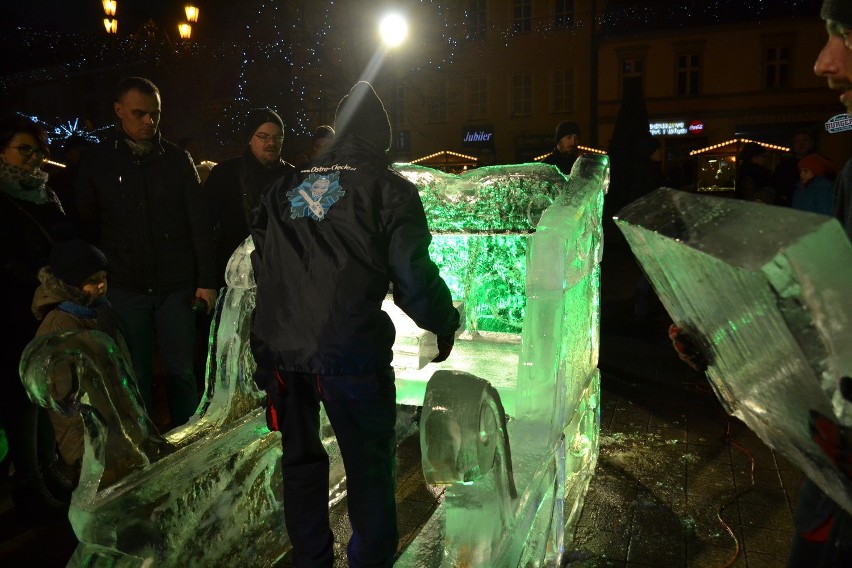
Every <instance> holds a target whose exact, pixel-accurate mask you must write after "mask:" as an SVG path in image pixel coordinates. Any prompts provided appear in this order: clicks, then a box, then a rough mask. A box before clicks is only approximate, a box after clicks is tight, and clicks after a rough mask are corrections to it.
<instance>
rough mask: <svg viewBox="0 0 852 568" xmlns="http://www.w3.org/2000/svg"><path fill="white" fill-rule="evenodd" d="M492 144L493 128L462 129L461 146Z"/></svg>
mask: <svg viewBox="0 0 852 568" xmlns="http://www.w3.org/2000/svg"><path fill="white" fill-rule="evenodd" d="M493 143H494V128H493V127H491V126H478V127H473V128H463V129H462V144H464V145H465V146H490V145H491V144H493Z"/></svg>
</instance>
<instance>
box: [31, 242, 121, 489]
mask: <svg viewBox="0 0 852 568" xmlns="http://www.w3.org/2000/svg"><path fill="white" fill-rule="evenodd" d="M48 262H49V264H48V265H47V266H45V267H42V268H41V269H40V270H39V273H38V279H39V281H40V282H41V284H40V285H39V287H38V288H37V289H36V291H35V294H34V296H33V303H32V311H33V314H34V315H35V317H36V319H38V320H40V321H41V325H39V328H38V330H37V331H36V337H39V336H42V335H46V334H48V333H52V332H55V331H62V330H77V329H91V330H98V331H102V332H104V333H106V334H107V335H109V336H111V337H112V338H113V340H114V341H115V342H116V344H118V346H119V349H120V350H121V351H122V353H124V354H125V356H127V357H128V359H129V355H127V347H126V345H125V344H124V339H123V338H122V337H121V335H120V333H119V331H118V329H117V327H116V319H115V317H114V315H113V312H112V309H111V306H110V304H109V301H108V300H107V299H106V292H107V259H106V256H104V253H103V252H101V250H100V249H98V248H96V247H94V246H92V245H90V244H89V243H87V242H85V241H83V240H81V239H77V238H73V239H69V240H65V241H58V242H56V243H55V244H54V246H53V249H52V250H51V254H50V258H49V260H48ZM71 391H72V380H71V377H54V382H53V384H52V385H51V395H52V396H53V397H54V399H57V400H63V399H64V398H66V397H68V396H69V395H71V394H72V393H71ZM49 415H50V421H51V423H52V425H53V429H54V432H55V435H56V443H57V448H58V450H59V455H60V460H59V463H58V469H59V471H60V473H62V474H63V475H64V476H65V477H66V478H67V480H68V482H69V483H68V487H67V491H68V493H67V495H62V496H60V495H57V498H65V500H67V499H69V498H70V492H71V490H72V489H73V487H74V486H76V484H77V481H78V479H79V476H80V465H81V460H82V457H83V420H82V417H81V416H80V415H79V414H76V415H73V416H65V415H62V414H59V413H57V412H54V411H50V412H49Z"/></svg>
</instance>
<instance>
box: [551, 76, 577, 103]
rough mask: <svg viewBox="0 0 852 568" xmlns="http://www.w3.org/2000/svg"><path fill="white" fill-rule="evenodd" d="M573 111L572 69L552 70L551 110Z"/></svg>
mask: <svg viewBox="0 0 852 568" xmlns="http://www.w3.org/2000/svg"><path fill="white" fill-rule="evenodd" d="M573 111H574V69H573V68H572V69H557V70H556V71H554V72H553V112H555V113H565V112H573Z"/></svg>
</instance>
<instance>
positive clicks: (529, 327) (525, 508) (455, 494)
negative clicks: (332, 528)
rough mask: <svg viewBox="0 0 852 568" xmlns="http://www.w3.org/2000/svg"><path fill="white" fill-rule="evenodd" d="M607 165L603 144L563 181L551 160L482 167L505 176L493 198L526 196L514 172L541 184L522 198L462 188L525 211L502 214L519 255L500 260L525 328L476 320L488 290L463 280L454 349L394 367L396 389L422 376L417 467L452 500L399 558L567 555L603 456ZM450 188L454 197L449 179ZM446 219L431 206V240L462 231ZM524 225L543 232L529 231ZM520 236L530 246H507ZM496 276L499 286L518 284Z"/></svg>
mask: <svg viewBox="0 0 852 568" xmlns="http://www.w3.org/2000/svg"><path fill="white" fill-rule="evenodd" d="M400 170H401V173H402V174H403V175H406V176H408V177H409V179H415V180H417V179H419V178H420V176H422V175H423V173H422V172H421V171H420V170H417V169H412V168H410V167H406V168H400ZM472 173H473V172H471V173H469V174H465V175H463V176H461V180H462V181H463V182H464V181H465V179H466V178H467V176H470V175H471V174H472ZM607 174H608V162H607V158H606V157H603V156H587V157H583V158H581V159H580V160H578V161H577V163H576V164H575V166H574V170H573V171H572V174H571V176H570V178H569V179H568V181H567V183H566V181H565V178H564V177H563V176H562V174H560V173H559V172H558V170H557V169H556V168H554V167H552V166H547V165H543V164H542V165H536V164H526V165H521V166H495V167H491V168H487V169H485V171H484V172H476V174H475V175H476V176H477V178H479V179H480V180H494V183H499V184H505V186H506V187H504V188H503V191H502V192H494V190H493V189H492V190H491V192H492V194H493V193H498V194H500V195H502V196H503V197H498V198H497V199H498V200H500V199H504V200H505V199H506V196H510V197H514V199H515V202H520V203H522V204H523V199H524V198H523V192H521V191H519V190H516V189H513V186H514V184H517V183H518V180H520V179H523V180H524V185H525V186H526V187H532V188H537V189H539V190H540V191H535V192H533V195H534V196H535V197H534V199H533V200H532V201H529V205H527V206H526V207H517V206H515V205H514V203H513V202H511V201H510V200H506V201H505V202H504V203H503V204H502V205H501V206H498V205H497V204H496V203H494V202H489V201H487V200H484V199H483V197H482V196H479V197H478V198H476V199H472V200H467V201H465V202H464V204H465V205H467V204H471V203H476V205H477V207H478V208H481V209H482V210H483V211H484V210H486V209H492V210H501V209H502V210H504V211H505V210H507V209H508V210H510V211H519V210H520V211H525V212H527V213H528V214H529V216H528V217H527V218H526V219H525V220H524V218H522V217H520V216H518V215H508V216H507V218H509V219H513V220H518V219H521V222H520V223H519V224H518V225H517V226H515V227H514V230H518V229H519V230H520V231H523V233H522V234H520V235H518V237H519V238H518V242H520V241H523V242H524V246H523V247H518V246H512V247H508V248H507V250H506V252H508V255H509V258H510V259H511V260H512V262H506V264H512V263H514V264H515V265H523V266H525V268H526V270H525V275H526V293H525V295H524V299H525V302H524V303H522V305H521V306H520V307H521V308H522V309H521V311H520V312H519V314H518V316H519V320H520V322H521V326H520V327H521V333H520V335H517V334H512V333H510V332H496V331H492V332H482V331H480V330H478V329H477V328H476V326H472V325H471V324H470V322H471V320H475V318H476V317H477V314H478V312H477V309H476V307H475V306H474V307H473V308H472V307H471V304H475V303H476V301H477V299H478V298H481V297H482V296H481V295H479V294H478V293H477V292H475V291H474V292H470V291H472V290H474V286H471V284H474V285H475V284H476V282H474V283H467V285H466V286H465V287H464V288H462V289H461V290H462V292H464V291H468V292H469V293H471V294H472V295H473V299H472V298H471V297H468V296H464V295H462V296H461V298H460V299H462V300H464V301H465V303H466V305H467V306H468V307H467V310H466V314H467V318H468V331H467V332H466V333H464V334H462V335H461V336H460V337H459V339H458V340H457V341H456V347H455V349H454V351H453V354H452V356H451V357H450V358H449V359H448V360H447V361H446V362H444V363H442V364H440V365H437V366H436V365H429V366H427V367H426V368H425V369H422V370H414V369H397V370H396V373H397V385H398V389H399V390H398V395H397V396H398V400H399V399H403V400H406V399H407V397H409V396H410V397H413V398H416V397H417V396H418V394H419V392H420V391H419V389H417V385H418V384H419V385H425V384H427V383H426V381H427V380H428V386H427V387H426V389H425V395H424V397H425V400H424V402H423V412H422V416H421V423H420V440H421V451H422V461H423V471H424V475H425V477H426V481H427V482H428V483H432V484H442V485H446V486H447V488H446V492H445V499H444V501H443V502H442V503H441V505H440V506H439V507H438V510H437V512H436V513H435V514H434V515H433V516H432V518H430V520H429V521H428V522H427V524H426V525H425V526H424V527H423V529H422V530H421V532H420V533H419V534H418V536H417V537H416V538H415V539H414V541H413V542H412V543H411V544H410V545H409V546H408V547H407V549H406V550H405V551H404V553H403V554H402V555H401V557H400V559H399V560H398V561H397V564H396V565H397V566H402V567H426V566H429V567H431V566H483V567H485V566H507V567H508V566H559V565H561V562H562V559H563V554H564V548H565V544H566V541H565V535H566V533H567V534H571V533H570V530H566V529H570V527H571V526H573V524H574V522H575V521H576V519H577V516H578V513H579V511H580V508H581V505H582V501H583V497H584V495H585V491H586V488H587V487H588V483H589V479H590V476H591V474H592V472H593V470H594V466H595V463H596V459H597V448H598V437H597V436H598V428H599V408H598V398H599V389H600V383H599V381H600V379H599V374H598V371H597V361H598V341H599V333H598V323H599V322H598V317H599V313H598V305H599V301H598V300H599V268H598V264H599V262H600V258H601V247H602V240H601V239H602V233H601V212H602V207H603V196H604V193H605V190H606V184H607V183H608V177H607ZM429 176H430V181H429V186H427V187H434V186H435V185H436V184H446V185H447V186H451V185H452V183H453V178H454V176H449V175H447V174H441V173H439V172H431V173H429ZM467 179H469V178H467ZM498 180H499V181H498ZM479 185H482V184H481V183H480V184H479ZM548 186H549V187H548ZM463 187H465V186H463ZM467 187H473V186H467ZM422 188H423V185H421V192H422V191H423V189H422ZM442 193H445V194H446V195H447V196H448V197H447V198H446V199H447V200H450V199H451V198H452V195H453V194H452V193H451V192H442ZM545 195H548V196H552V199H553V200H554V201H553V203H552V204H549V201H548V200H549V199H551V197H548V198H547V199H545V198H543V197H540V196H545ZM480 199H483V201H480ZM527 199H528V197H527ZM424 202H425V203H429V200H428V199H426V198H424ZM545 207H546V209H545ZM542 210H543V213H542ZM539 217H540V218H539ZM526 223H529V225H526ZM441 226H442V225H441V222H440V221H436V222H434V223H433V217H430V228H431V229H432V230H433V232H436V233H437V234H436V235H435V236H434V241H435V242H436V244H437V246H441V243H442V241H453V240H455V242H459V241H458V240H456V237H457V233H456V234H441V233H440V229H436V227H441ZM529 226H534V227H535V232H532V233H529V232H527V231H528V227H529ZM446 229H449V230H454V231H455V230H457V228H456V227H453V226H451V225H448V226H446ZM498 229H500V230H501V231H507V230H508V229H510V227H507V226H505V225H504V226H501V227H498ZM520 231H519V232H520ZM491 236H492V235H490V234H488V233H484V234H481V235H480V234H473V235H468V239H467V241H466V242H467V245H468V246H470V247H475V246H478V245H477V243H476V240H477V239H478V238H482V239H488V238H489V237H491ZM519 248H523V250H525V251H526V255H525V257H526V258H524V259H518V258H516V257H512V256H511V255H512V254H513V253H516V251H517V250H518V249H519ZM506 252H504V254H506ZM489 262H490V261H489ZM446 269H447V266H446V265H442V271H444V270H446ZM465 270H467V267H465ZM486 272H487V270H486ZM442 274H443V272H442ZM447 276H448V275H445V278H447ZM490 276H491V277H493V275H490ZM504 277H512V275H509V274H505V275H504ZM497 289H498V290H500V291H502V292H504V293H505V292H506V291H508V290H509V289H510V287H509V286H503V287H497ZM495 297H497V298H499V295H498V296H495ZM434 367H439V368H440V370H439V371H437V372H435V370H434ZM400 387H402V388H400Z"/></svg>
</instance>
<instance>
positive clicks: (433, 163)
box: [409, 150, 479, 174]
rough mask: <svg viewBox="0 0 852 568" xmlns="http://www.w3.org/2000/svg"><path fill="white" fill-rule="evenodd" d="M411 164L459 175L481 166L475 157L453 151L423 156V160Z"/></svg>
mask: <svg viewBox="0 0 852 568" xmlns="http://www.w3.org/2000/svg"><path fill="white" fill-rule="evenodd" d="M409 163H411V164H417V165H419V166H426V167H428V168H435V169H436V170H441V171H443V172H448V173H452V174H457V173H461V172H463V171H465V170H467V169H469V168H475V167H476V166H477V165H478V164H479V160H478V159H477V158H476V157H475V156H468V155H467V154H461V153H459V152H453V151H451V150H442V151H440V152H435V153H434V154H429V155H428V156H423V157H422V158H417V159H415V160H411V161H410V162H409Z"/></svg>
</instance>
